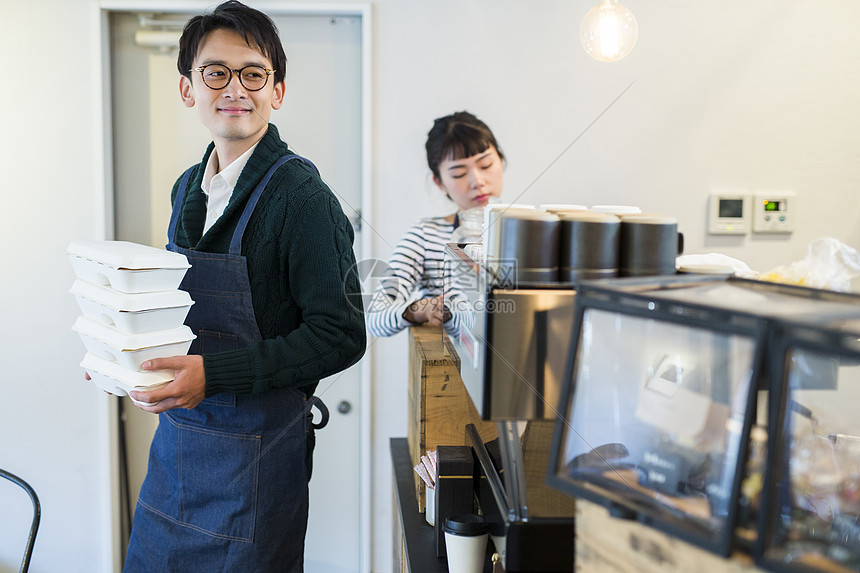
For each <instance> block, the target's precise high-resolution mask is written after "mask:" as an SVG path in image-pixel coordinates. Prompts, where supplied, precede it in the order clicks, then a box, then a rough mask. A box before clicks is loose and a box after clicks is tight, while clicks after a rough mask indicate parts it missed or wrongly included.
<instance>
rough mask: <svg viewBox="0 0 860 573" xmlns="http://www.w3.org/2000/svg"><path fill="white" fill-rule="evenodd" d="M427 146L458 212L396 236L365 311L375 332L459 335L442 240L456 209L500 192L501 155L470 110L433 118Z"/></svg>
mask: <svg viewBox="0 0 860 573" xmlns="http://www.w3.org/2000/svg"><path fill="white" fill-rule="evenodd" d="M425 149H426V152H427V165H428V166H429V167H430V171H431V172H432V173H433V182H434V183H435V184H436V186H437V187H438V188H439V189H440V190H441V191H442V192H443V193H445V195H446V196H447V197H448V199H450V200H451V201H452V202H453V203H454V205H455V206H456V209H457V210H456V211H455V212H454V213H452V214H450V215H448V216H444V217H427V218H424V219H421V220H420V221H418V223H417V224H415V225H414V226H413V227H412V228H410V229H409V230H408V231H406V234H405V235H403V238H402V239H400V242H399V243H398V244H397V247H396V248H395V249H394V253H393V254H392V255H391V259H390V260H389V261H388V264H389V267H390V268H389V274H388V276H387V277H386V278H385V279H384V280H383V281H382V283H381V284H380V286H379V288H377V290H376V292H375V293H374V297H373V301H372V302H371V304H370V306H369V308H368V309H367V310H366V315H365V320H366V323H367V327H368V331H369V332H370V334H371V335H373V336H391V335H393V334H396V333H398V332H400V331H401V330H403V329H404V328H406V327H408V326H411V325H414V324H423V323H428V324H430V325H433V326H444V327H445V329H446V330H447V331H448V334H449V335H451V336H457V335H458V334H459V331H460V327H461V326H462V322H463V314H461V313H458V312H449V311H448V309H449V308H451V303H452V302H454V301H455V300H456V298H457V297H458V296H461V295H458V293H457V292H456V291H453V289H452V290H449V292H443V291H445V288H446V280H445V272H444V260H445V243H450V242H451V237H452V234H453V233H454V230H455V229H457V228H458V227H459V224H460V217H459V213H461V212H462V211H467V210H469V209H475V208H481V207H484V206H486V205H487V204H488V203H489V202H490V199H491V198H493V197H498V196H499V195H501V193H502V179H503V171H504V154H503V153H502V150H501V148H500V147H499V144H498V143H497V142H496V138H495V136H494V135H493V132H492V131H490V128H489V127H487V125H486V124H485V123H484V122H482V121H481V120H480V119H478V118H477V117H475V116H474V115H472V114H471V113H469V112H466V111H460V112H456V113H452V114H451V115H447V116H445V117H441V118H439V119H437V120H436V121H435V122H434V123H433V128H432V129H431V130H430V132H429V133H428V134H427V143H426V144H425ZM450 282H451V281H448V283H450ZM449 286H450V285H449ZM443 301H444V307H443Z"/></svg>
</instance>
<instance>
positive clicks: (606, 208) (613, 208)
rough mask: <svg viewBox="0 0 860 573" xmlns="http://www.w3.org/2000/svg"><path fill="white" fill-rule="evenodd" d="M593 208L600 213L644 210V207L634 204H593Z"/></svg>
mask: <svg viewBox="0 0 860 573" xmlns="http://www.w3.org/2000/svg"><path fill="white" fill-rule="evenodd" d="M591 210H592V211H597V212H598V213H610V214H612V215H623V214H625V213H641V212H642V209H640V208H639V207H636V206H633V205H593V206H592V207H591Z"/></svg>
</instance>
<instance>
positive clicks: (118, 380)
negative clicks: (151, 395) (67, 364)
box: [81, 353, 173, 406]
mask: <svg viewBox="0 0 860 573" xmlns="http://www.w3.org/2000/svg"><path fill="white" fill-rule="evenodd" d="M81 367H82V368H83V369H84V370H86V371H87V374H89V375H90V378H91V379H92V382H93V384H95V385H96V386H98V387H99V388H101V389H102V390H104V391H106V392H110V393H111V394H115V395H117V396H128V393H129V392H130V391H132V390H155V389H157V388H161V387H162V386H164V385H165V384H167V383H168V382H171V381H172V380H173V371H172V370H156V371H152V372H135V371H133V370H128V369H126V368H123V367H122V366H120V365H119V364H117V363H116V362H111V361H110V360H105V359H104V358H99V357H98V356H96V355H95V354H90V353H87V355H86V356H84V360H83V362H81ZM129 397H130V396H129ZM132 400H133V401H134V402H135V403H137V404H142V405H144V406H151V405H152V404H151V403H149V402H137V400H134V398H132Z"/></svg>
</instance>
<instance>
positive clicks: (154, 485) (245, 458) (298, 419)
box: [125, 1, 366, 573]
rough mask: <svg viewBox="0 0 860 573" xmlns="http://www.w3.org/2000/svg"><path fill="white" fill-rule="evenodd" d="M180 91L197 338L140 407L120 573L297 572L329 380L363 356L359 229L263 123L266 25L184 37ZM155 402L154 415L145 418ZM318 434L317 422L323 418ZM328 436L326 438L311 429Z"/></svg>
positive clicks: (221, 22) (272, 80) (268, 102)
mask: <svg viewBox="0 0 860 573" xmlns="http://www.w3.org/2000/svg"><path fill="white" fill-rule="evenodd" d="M178 67H179V72H180V74H181V75H182V77H181V78H180V84H179V91H180V96H181V98H182V101H183V102H184V103H185V105H186V106H187V107H196V108H197V111H198V113H199V115H200V120H201V121H202V122H203V124H204V125H205V126H206V127H207V128H208V129H209V131H210V133H211V135H212V143H211V144H210V145H209V148H208V149H207V150H206V152H205V154H204V155H203V159H202V161H201V162H200V163H199V164H197V165H194V166H192V167H191V168H190V169H188V171H186V172H185V173H184V174H182V176H180V178H179V179H178V180H177V183H176V185H175V186H174V188H173V193H172V199H173V214H172V217H171V221H170V225H169V228H168V248H169V249H171V250H173V251H176V252H180V253H183V254H185V255H186V256H187V257H188V259H189V262H190V263H191V265H192V266H191V269H190V270H189V271H188V273H187V275H186V277H185V279H184V280H183V283H182V285H181V287H180V288H181V289H183V290H187V291H188V292H189V293H191V296H192V298H193V299H194V303H195V304H194V305H193V306H192V308H191V312H190V313H189V315H188V319H187V321H186V323H187V324H188V325H189V326H190V327H191V328H192V330H193V331H194V333H195V334H196V336H197V338H196V339H195V340H194V342H193V344H192V347H191V350H190V351H189V354H188V355H187V356H175V357H172V358H164V359H154V360H151V361H149V362H148V363H146V364H144V368H145V369H147V370H160V369H167V370H173V371H174V372H175V378H174V380H173V381H172V382H170V383H168V384H167V385H165V386H164V387H163V388H160V389H157V390H152V391H148V392H132V393H131V394H132V396H133V397H134V399H135V400H137V401H138V402H141V403H144V405H142V406H141V407H142V408H143V409H144V410H147V411H149V412H153V413H158V414H159V425H158V430H157V431H156V434H155V437H154V438H153V443H152V448H151V451H150V459H149V468H148V471H147V475H146V479H145V481H144V483H143V487H142V488H141V492H140V498H139V500H138V505H137V509H136V511H135V515H134V523H133V527H132V532H131V540H130V543H129V548H128V555H127V559H126V564H125V571H146V572H147V573H148V572H151V571H182V572H185V571H254V572H265V571H290V572H293V571H296V572H297V571H302V559H303V550H304V537H305V530H306V526H307V511H308V487H307V482H308V480H309V479H310V474H311V453H312V450H313V425H312V417H311V415H310V408H311V406H312V405H317V406H318V407H320V408H321V410H323V411H324V410H325V408H324V406H322V403H321V402H319V400H318V399H317V398H315V397H313V392H314V389H315V388H316V386H317V383H318V381H319V380H320V378H323V377H325V376H329V375H332V374H334V373H336V372H339V371H341V370H343V369H345V368H347V367H349V366H350V365H351V364H354V363H355V362H356V361H357V360H358V359H359V358H360V357H361V355H362V354H363V352H364V349H365V343H366V340H365V329H364V319H363V315H362V309H361V308H356V306H355V305H354V304H351V303H350V301H349V299H348V297H350V298H353V299H356V298H357V297H356V296H354V295H356V294H358V293H359V292H360V285H359V284H358V279H357V277H356V275H355V273H352V272H350V270H351V269H353V268H354V265H355V258H354V256H353V252H352V241H353V231H352V227H351V225H350V224H349V221H348V220H347V218H346V217H345V216H344V214H343V212H342V210H341V208H340V205H339V203H338V201H337V199H336V198H335V197H334V195H333V194H332V192H331V191H330V190H329V189H328V187H327V186H326V185H325V183H323V182H322V180H321V179H320V177H319V175H318V173H317V171H316V168H315V167H314V166H313V164H311V162H310V161H308V160H306V159H304V158H302V157H298V156H296V155H294V154H293V153H292V152H291V151H290V150H289V149H288V148H287V145H286V144H285V143H284V142H283V141H281V139H280V136H279V135H278V131H277V129H276V128H275V127H274V126H273V125H270V124H269V121H268V120H269V116H270V114H271V112H272V110H276V109H278V108H280V107H281V105H282V103H283V99H284V89H285V87H284V75H285V73H284V72H285V70H286V57H285V55H284V51H283V47H282V46H281V42H280V39H279V37H278V32H277V29H276V28H275V25H274V23H273V22H272V21H271V19H269V18H268V16H266V15H265V14H263V13H261V12H259V11H257V10H253V9H251V8H249V7H247V6H244V5H243V4H241V3H239V2H234V1H231V2H226V3H224V4H221V5H220V6H218V7H217V8H216V9H215V10H214V12H212V13H211V14H206V15H202V16H196V17H194V18H192V19H191V20H190V21H189V22H188V23H187V25H186V26H185V29H184V31H183V33H182V38H181V40H180V47H179V57H178ZM146 404H151V405H146ZM323 418H325V416H323ZM317 427H318V426H317Z"/></svg>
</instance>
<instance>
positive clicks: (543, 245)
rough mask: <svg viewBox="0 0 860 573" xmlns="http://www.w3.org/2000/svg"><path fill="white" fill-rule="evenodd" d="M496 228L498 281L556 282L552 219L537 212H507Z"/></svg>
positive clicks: (556, 239)
mask: <svg viewBox="0 0 860 573" xmlns="http://www.w3.org/2000/svg"><path fill="white" fill-rule="evenodd" d="M498 224H499V225H500V232H499V251H498V255H499V261H498V269H499V278H501V279H504V278H505V277H510V278H513V280H514V281H515V283H516V284H520V283H528V282H556V281H558V246H559V227H560V224H559V220H558V217H557V216H556V215H553V214H551V213H547V212H545V211H539V210H537V209H533V210H532V209H518V210H515V211H514V210H509V211H507V212H505V213H503V214H502V216H501V218H500V219H499V221H498ZM503 282H504V280H503Z"/></svg>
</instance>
